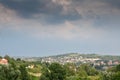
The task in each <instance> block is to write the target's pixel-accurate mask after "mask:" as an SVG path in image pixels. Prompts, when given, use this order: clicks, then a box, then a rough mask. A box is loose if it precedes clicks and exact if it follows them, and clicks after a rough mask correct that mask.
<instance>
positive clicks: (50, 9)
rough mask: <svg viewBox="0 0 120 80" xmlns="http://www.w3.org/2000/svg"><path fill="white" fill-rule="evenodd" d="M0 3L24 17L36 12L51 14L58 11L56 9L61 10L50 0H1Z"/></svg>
mask: <svg viewBox="0 0 120 80" xmlns="http://www.w3.org/2000/svg"><path fill="white" fill-rule="evenodd" d="M0 3H2V4H3V5H4V6H5V7H7V8H10V9H13V10H15V11H16V12H18V13H19V14H20V15H22V16H24V17H26V16H27V17H30V16H32V15H33V14H37V13H44V14H52V13H54V12H55V11H56V12H58V9H59V11H61V8H62V7H61V6H59V5H55V4H53V3H52V2H51V1H50V0H1V1H0Z"/></svg>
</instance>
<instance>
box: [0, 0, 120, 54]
mask: <svg viewBox="0 0 120 80" xmlns="http://www.w3.org/2000/svg"><path fill="white" fill-rule="evenodd" d="M119 34H120V0H0V55H5V54H8V55H10V56H48V55H56V54H64V53H71V52H75V53H76V52H78V53H97V54H106V55H107V54H110V55H120V35H119Z"/></svg>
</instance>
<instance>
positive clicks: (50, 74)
mask: <svg viewBox="0 0 120 80" xmlns="http://www.w3.org/2000/svg"><path fill="white" fill-rule="evenodd" d="M65 77H66V72H65V69H64V68H63V66H61V65H60V64H58V63H52V64H51V65H50V66H49V67H48V68H46V69H45V72H43V73H42V76H41V77H40V80H42V79H41V78H44V79H46V80H64V79H65Z"/></svg>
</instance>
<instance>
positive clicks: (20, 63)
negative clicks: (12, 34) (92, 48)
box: [0, 55, 120, 80]
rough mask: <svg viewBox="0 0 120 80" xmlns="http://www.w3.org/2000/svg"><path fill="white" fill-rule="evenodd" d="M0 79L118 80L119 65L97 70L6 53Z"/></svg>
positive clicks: (90, 66) (0, 68) (0, 65)
mask: <svg viewBox="0 0 120 80" xmlns="http://www.w3.org/2000/svg"><path fill="white" fill-rule="evenodd" d="M2 58H4V59H6V60H8V64H0V80H120V65H117V66H114V67H110V68H108V69H106V70H97V69H96V68H95V67H94V66H92V65H91V64H89V63H87V64H80V65H76V64H74V63H66V64H64V65H63V64H59V63H51V64H50V63H45V62H44V63H41V62H40V61H36V62H28V61H24V60H21V59H20V58H17V59H14V58H12V57H10V56H8V55H6V56H4V57H0V59H2Z"/></svg>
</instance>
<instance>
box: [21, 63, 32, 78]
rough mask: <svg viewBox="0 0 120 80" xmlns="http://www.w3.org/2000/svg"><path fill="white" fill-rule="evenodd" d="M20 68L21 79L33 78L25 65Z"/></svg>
mask: <svg viewBox="0 0 120 80" xmlns="http://www.w3.org/2000/svg"><path fill="white" fill-rule="evenodd" d="M19 70H20V72H21V76H20V78H21V80H31V79H30V76H29V74H28V72H27V70H26V67H25V65H21V66H20V68H19Z"/></svg>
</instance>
